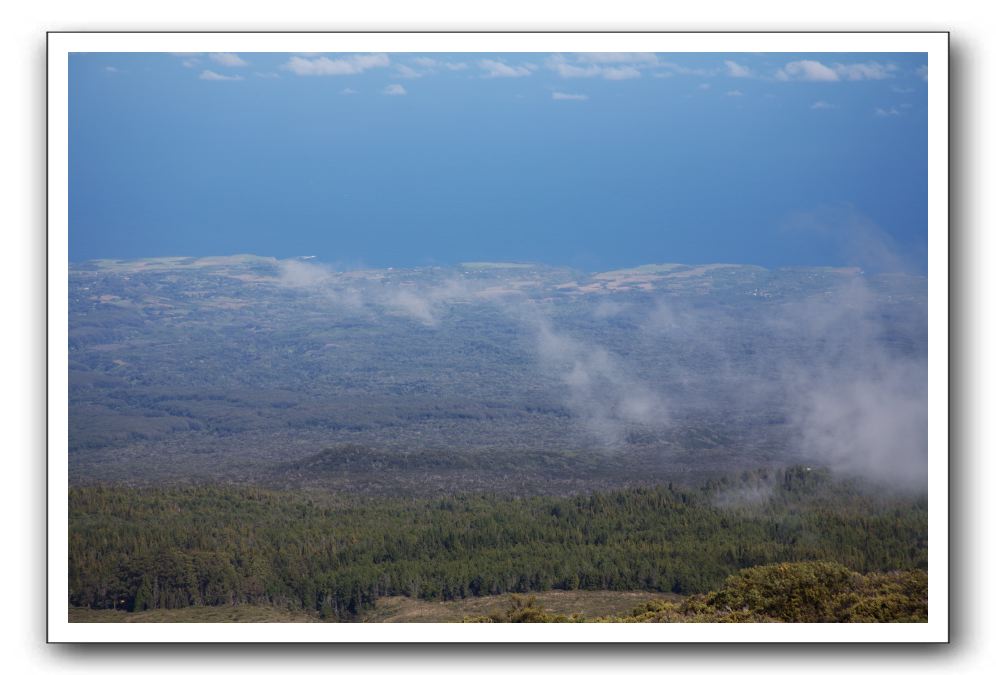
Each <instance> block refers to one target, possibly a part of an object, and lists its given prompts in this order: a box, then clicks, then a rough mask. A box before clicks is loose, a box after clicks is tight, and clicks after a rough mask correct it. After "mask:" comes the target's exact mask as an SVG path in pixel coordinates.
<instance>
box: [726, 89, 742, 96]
mask: <svg viewBox="0 0 996 675" xmlns="http://www.w3.org/2000/svg"><path fill="white" fill-rule="evenodd" d="M726 95H727V96H743V95H744V93H743V92H742V91H740V90H739V89H731V90H730V91H728V92H726Z"/></svg>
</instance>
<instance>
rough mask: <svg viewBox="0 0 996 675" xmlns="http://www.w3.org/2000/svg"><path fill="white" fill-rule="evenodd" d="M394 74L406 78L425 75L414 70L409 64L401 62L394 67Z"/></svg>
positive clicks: (412, 78)
mask: <svg viewBox="0 0 996 675" xmlns="http://www.w3.org/2000/svg"><path fill="white" fill-rule="evenodd" d="M394 71H395V75H396V76H397V77H403V78H405V79H406V80H414V79H417V78H420V77H422V76H423V75H425V73H424V72H422V71H419V70H415V69H414V68H412V67H411V66H406V65H405V64H403V63H399V64H398V65H396V66H395V67H394Z"/></svg>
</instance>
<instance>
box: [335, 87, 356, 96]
mask: <svg viewBox="0 0 996 675" xmlns="http://www.w3.org/2000/svg"><path fill="white" fill-rule="evenodd" d="M339 93H340V94H342V95H343V96H352V95H353V94H356V93H358V92H357V91H356V90H355V89H351V88H349V87H346V88H345V89H343V90H342V91H340V92H339Z"/></svg>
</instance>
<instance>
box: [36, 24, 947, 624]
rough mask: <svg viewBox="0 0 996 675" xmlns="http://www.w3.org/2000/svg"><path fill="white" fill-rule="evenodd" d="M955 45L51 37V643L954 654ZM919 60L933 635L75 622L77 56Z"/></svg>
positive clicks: (829, 38) (369, 35) (778, 37)
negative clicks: (815, 646) (923, 89)
mask: <svg viewBox="0 0 996 675" xmlns="http://www.w3.org/2000/svg"><path fill="white" fill-rule="evenodd" d="M948 38H949V35H948V33H946V32H675V33H669V32H653V31H647V32H642V31H639V32H493V31H480V32H474V31H468V32H341V33H340V32H273V33H266V32H204V33H191V32H52V33H49V34H48V73H47V77H48V82H47V87H48V121H47V124H48V136H47V138H48V142H47V153H48V182H47V188H48V189H47V194H48V260H47V264H48V272H47V274H48V368H47V376H48V383H47V384H48V443H47V451H48V485H47V500H48V501H47V510H48V514H47V515H48V532H47V540H48V551H47V554H48V592H47V609H48V624H47V628H48V641H49V642H118V643H130V642H150V643H151V642H182V643H197V642H218V643H236V642H265V643H278V642H298V643H304V642H353V643H362V642H392V643H412V642H436V643H456V642H481V643H483V642H552V643H569V642H606V643H607V642H681V643H696V642H723V643H780V642H784V643H826V642H836V643H841V642H843V643H865V642H867V643H905V642H909V643H916V642H934V643H943V642H948V641H949V632H948V615H949V597H948V594H949V587H950V584H949V576H948V575H949V545H950V542H949V540H948V536H949V531H948V505H949V462H948V453H949V433H948V415H949V408H948V405H949V399H948V383H949V380H948V366H949V353H948V338H949V328H948V324H949V314H948V273H949V271H948V261H949V255H948V218H949V207H948V191H949V182H948V181H949V178H948V144H949V132H948V114H949V103H948V96H949V89H948V75H949V73H948V42H949V40H948ZM598 51H611V52H618V51H627V52H634V51H643V52H665V53H666V52H714V53H715V52H725V53H733V52H809V53H813V52H838V53H839V52H920V53H925V54H926V55H927V59H928V64H929V69H930V70H929V77H930V81H929V86H928V93H927V96H928V103H927V105H928V110H927V114H928V134H927V136H928V138H927V143H928V158H929V160H928V222H929V229H928V292H927V293H928V308H929V311H928V340H929V343H928V344H929V352H928V444H929V445H928V447H929V451H928V494H929V504H930V507H929V510H928V531H929V533H930V540H931V546H930V549H929V551H928V569H929V570H930V586H929V589H930V601H929V621H928V622H927V623H922V624H367V623H314V624H306V623H295V624H234V623H225V624H221V623H219V624H182V623H174V624H144V623H119V624H117V623H116V624H89V623H70V622H69V620H68V601H67V598H68V517H69V514H68V485H69V462H68V438H69V437H68V433H69V432H68V415H69V402H68V391H69V389H68V370H69V362H68V350H67V347H66V345H67V344H68V338H69V313H68V294H67V289H68V284H69V276H68V273H69V270H68V261H69V221H68V217H69V216H68V214H69V210H68V195H69V192H68V188H69V186H68V176H69V173H68V166H69V163H68V152H69V150H68V147H69V146H68V130H69V108H68V98H69V97H68V86H69V75H68V62H69V54H70V53H73V52H432V53H443V52H598Z"/></svg>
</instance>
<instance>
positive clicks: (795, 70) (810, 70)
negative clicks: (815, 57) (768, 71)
mask: <svg viewBox="0 0 996 675" xmlns="http://www.w3.org/2000/svg"><path fill="white" fill-rule="evenodd" d="M775 78H776V79H779V80H783V81H787V80H805V81H808V82H836V81H837V80H839V79H840V76H839V75H837V73H836V71H834V69H833V68H830V67H828V66H825V65H823V64H822V63H820V62H819V61H809V60H804V61H792V62H791V63H786V64H785V66H784V67H783V68H781V69H779V70H778V72H776V73H775Z"/></svg>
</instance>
